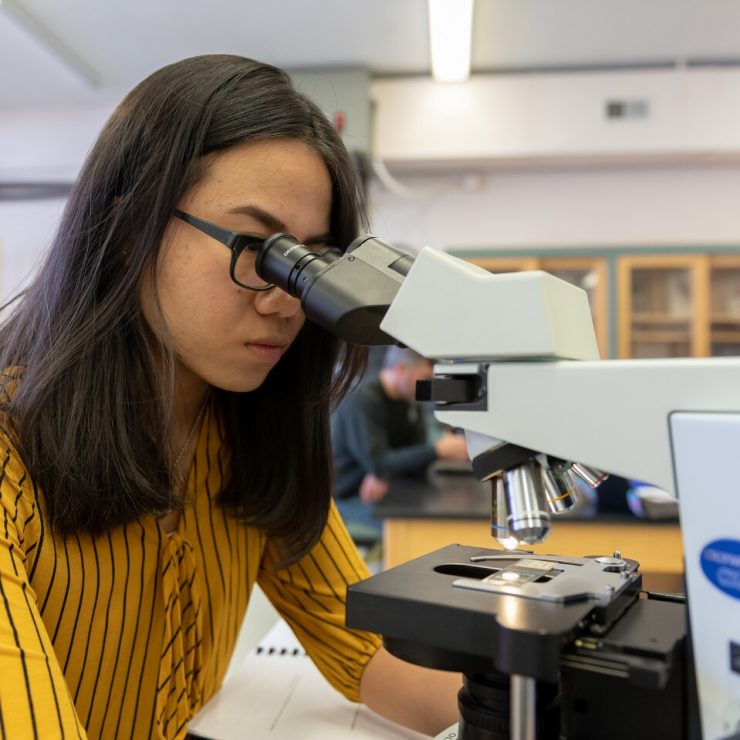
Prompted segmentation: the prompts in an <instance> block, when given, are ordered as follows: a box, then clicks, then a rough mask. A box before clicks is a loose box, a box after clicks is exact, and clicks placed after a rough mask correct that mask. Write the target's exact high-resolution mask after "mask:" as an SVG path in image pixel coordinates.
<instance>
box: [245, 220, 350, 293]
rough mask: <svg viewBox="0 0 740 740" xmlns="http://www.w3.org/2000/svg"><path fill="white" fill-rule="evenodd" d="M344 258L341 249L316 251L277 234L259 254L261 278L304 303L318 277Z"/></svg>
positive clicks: (285, 235) (266, 240) (290, 237)
mask: <svg viewBox="0 0 740 740" xmlns="http://www.w3.org/2000/svg"><path fill="white" fill-rule="evenodd" d="M341 256H342V252H341V251H340V250H339V249H335V248H333V247H324V248H323V249H322V250H321V251H316V250H315V249H311V248H309V247H307V246H306V245H305V244H301V243H300V242H299V241H298V240H297V239H296V238H295V237H294V236H291V235H290V234H273V235H272V236H271V237H270V238H269V239H265V242H264V244H263V245H262V247H261V248H260V249H259V251H258V252H257V260H256V265H255V267H256V269H257V274H258V275H259V276H260V277H261V278H262V279H263V280H265V281H266V282H268V283H272V284H273V285H277V286H278V287H279V288H281V289H282V290H284V291H285V292H286V293H289V294H290V295H292V296H294V297H296V298H299V299H301V298H302V297H303V291H304V290H305V288H306V287H308V286H309V285H310V284H311V283H312V282H313V280H314V279H315V278H316V276H317V275H318V274H319V273H320V272H321V271H322V270H324V269H325V268H326V267H327V266H328V265H330V264H331V263H332V262H334V261H335V260H337V259H339V257H341Z"/></svg>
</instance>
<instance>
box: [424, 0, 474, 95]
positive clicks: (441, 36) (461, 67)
mask: <svg viewBox="0 0 740 740" xmlns="http://www.w3.org/2000/svg"><path fill="white" fill-rule="evenodd" d="M472 36H473V0H429V41H430V46H431V52H432V76H433V77H434V79H435V80H438V81H439V82H462V81H463V80H466V79H467V78H468V76H469V75H470V45H471V41H472Z"/></svg>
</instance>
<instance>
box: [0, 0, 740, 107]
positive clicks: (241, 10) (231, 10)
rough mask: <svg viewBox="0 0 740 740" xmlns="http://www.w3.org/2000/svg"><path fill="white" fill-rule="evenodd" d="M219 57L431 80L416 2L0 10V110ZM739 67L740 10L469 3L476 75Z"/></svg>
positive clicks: (601, 0) (29, 4) (680, 0)
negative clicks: (231, 55)
mask: <svg viewBox="0 0 740 740" xmlns="http://www.w3.org/2000/svg"><path fill="white" fill-rule="evenodd" d="M208 52H228V53H238V54H243V55H245V56H251V57H254V58H257V59H261V60H263V61H267V62H272V63H274V64H277V65H279V66H283V67H287V68H289V69H300V68H308V67H336V66H342V67H346V66H349V67H364V68H367V69H369V70H370V73H371V74H372V75H373V76H380V75H399V74H428V73H429V44H428V38H427V10H426V0H208V1H207V2H205V0H125V2H118V1H117V0H64V1H63V2H60V0H0V69H1V70H3V72H2V74H1V75H0V108H5V109H8V108H12V107H29V106H46V105H76V104H81V103H94V102H96V101H97V100H108V99H111V98H117V97H119V96H120V95H121V94H122V93H123V92H124V91H126V90H127V89H128V88H130V87H131V86H132V85H133V84H135V83H136V82H137V81H138V80H140V79H141V78H143V77H145V76H146V75H147V74H148V73H150V72H152V71H153V70H155V69H157V68H158V67H161V66H162V65H164V64H167V63H169V62H172V61H175V60H177V59H181V58H184V57H187V56H191V55H194V54H203V53H208ZM682 63H688V64H697V63H725V64H740V0H477V2H476V6H475V15H474V32H473V70H474V71H522V70H533V69H534V70H543V69H550V68H558V69H563V68H582V67H589V68H592V67H610V66H623V65H628V66H635V65H638V66H639V65H672V64H682Z"/></svg>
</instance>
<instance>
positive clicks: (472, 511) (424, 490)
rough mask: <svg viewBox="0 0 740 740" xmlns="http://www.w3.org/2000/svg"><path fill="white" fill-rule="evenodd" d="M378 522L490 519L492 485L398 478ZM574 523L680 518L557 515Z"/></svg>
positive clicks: (450, 478)
mask: <svg viewBox="0 0 740 740" xmlns="http://www.w3.org/2000/svg"><path fill="white" fill-rule="evenodd" d="M373 516H375V517H377V518H379V519H468V520H481V519H490V517H491V483H490V482H487V483H481V482H480V481H478V480H477V479H476V478H475V477H474V476H472V475H463V474H451V475H438V476H435V477H434V482H431V481H430V479H428V478H427V477H424V476H419V477H403V478H397V479H395V480H394V481H393V482H392V484H391V488H390V490H389V492H388V494H387V495H386V496H385V498H383V499H382V500H381V501H379V502H378V503H377V504H376V505H375V506H374V508H373ZM558 519H559V520H561V521H563V520H567V521H570V522H573V523H577V522H593V521H594V520H595V519H597V520H598V521H599V522H600V523H603V524H610V523H611V524H638V525H639V524H645V523H647V524H666V525H671V526H675V525H676V524H677V523H678V519H651V520H648V519H641V518H639V517H637V516H635V515H634V514H632V513H631V512H629V511H626V512H624V513H612V512H609V513H605V512H599V511H598V510H596V511H594V509H593V507H590V508H586V509H584V510H581V511H578V512H576V513H573V514H565V515H560V516H558Z"/></svg>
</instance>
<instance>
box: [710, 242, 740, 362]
mask: <svg viewBox="0 0 740 740" xmlns="http://www.w3.org/2000/svg"><path fill="white" fill-rule="evenodd" d="M709 322H710V324H709V345H710V353H711V355H712V356H713V357H726V356H733V357H736V356H739V355H740V257H738V256H736V255H735V256H729V255H728V256H716V257H711V258H710V267H709Z"/></svg>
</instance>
